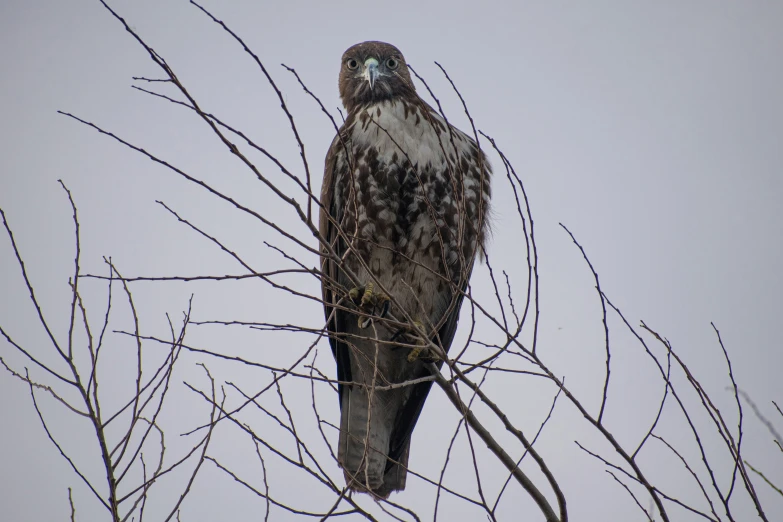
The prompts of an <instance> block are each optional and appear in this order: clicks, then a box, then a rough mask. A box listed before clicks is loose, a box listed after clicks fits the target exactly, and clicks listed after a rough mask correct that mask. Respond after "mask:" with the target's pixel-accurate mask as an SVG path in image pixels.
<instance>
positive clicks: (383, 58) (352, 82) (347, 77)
mask: <svg viewBox="0 0 783 522" xmlns="http://www.w3.org/2000/svg"><path fill="white" fill-rule="evenodd" d="M414 94H415V88H414V86H413V82H411V75H410V72H409V71H408V66H407V65H406V64H405V58H404V57H403V56H402V53H401V52H400V50H399V49H397V48H396V47H394V46H393V45H391V44H387V43H384V42H362V43H360V44H356V45H354V46H353V47H350V48H349V49H348V50H347V51H345V53H344V54H343V59H342V65H341V68H340V98H341V99H342V101H343V105H344V106H345V108H346V109H347V110H348V112H353V110H354V109H356V108H358V107H360V106H362V105H366V104H369V103H377V102H379V101H384V100H390V99H393V98H397V97H409V96H412V95H414Z"/></svg>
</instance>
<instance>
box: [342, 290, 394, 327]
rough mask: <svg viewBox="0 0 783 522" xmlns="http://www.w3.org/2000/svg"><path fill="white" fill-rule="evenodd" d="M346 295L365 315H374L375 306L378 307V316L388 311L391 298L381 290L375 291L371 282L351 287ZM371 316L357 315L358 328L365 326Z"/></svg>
mask: <svg viewBox="0 0 783 522" xmlns="http://www.w3.org/2000/svg"><path fill="white" fill-rule="evenodd" d="M348 297H349V298H350V299H351V301H353V302H354V304H356V305H357V306H358V308H359V310H361V311H362V312H364V313H365V314H367V315H370V316H371V315H376V313H375V311H376V308H379V311H378V313H377V315H378V317H385V316H386V314H387V313H388V312H389V306H390V305H391V299H389V296H387V295H386V294H384V293H383V292H375V285H374V284H373V283H372V282H369V283H367V284H366V285H365V286H357V287H354V288H351V290H350V291H349V292H348ZM371 319H372V318H371V317H359V328H367V327H368V326H369V325H370V321H371Z"/></svg>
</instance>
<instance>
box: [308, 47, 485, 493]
mask: <svg viewBox="0 0 783 522" xmlns="http://www.w3.org/2000/svg"><path fill="white" fill-rule="evenodd" d="M339 87H340V97H341V99H342V102H343V105H344V106H345V108H346V109H347V111H348V115H347V117H346V120H345V123H344V124H343V125H342V127H341V128H340V130H339V132H338V135H337V136H336V137H335V139H334V141H333V142H332V145H331V147H330V148H329V152H328V153H327V156H326V166H325V170H324V179H323V186H322V190H321V203H322V207H321V215H320V232H321V234H322V236H323V238H324V239H325V240H326V241H327V242H328V247H327V246H322V254H323V255H322V269H323V278H322V285H323V300H324V309H325V313H326V318H327V329H328V331H329V338H330V343H331V347H332V352H333V354H334V357H335V360H336V361H337V378H338V380H339V381H341V382H343V383H346V384H340V385H339V398H340V410H341V420H340V438H339V449H338V462H339V464H340V466H341V467H342V469H343V471H344V474H345V479H346V483H347V484H348V486H349V487H350V488H351V489H354V490H358V491H364V492H369V493H372V494H373V495H375V496H376V497H380V498H387V497H388V496H389V494H390V493H391V492H392V491H396V490H402V489H405V479H406V475H407V466H408V455H409V451H410V442H411V434H412V432H413V428H414V426H415V425H416V422H417V420H418V418H419V415H420V414H421V411H422V407H423V406H424V401H425V400H426V398H427V394H428V393H429V391H430V387H431V385H432V381H431V380H423V381H422V380H420V381H419V382H417V383H415V384H406V385H402V386H397V387H394V386H392V385H394V384H400V383H405V382H407V381H413V380H416V379H420V378H422V377H426V376H428V375H430V370H429V369H428V367H431V366H429V364H430V363H432V362H433V361H434V353H433V352H434V351H433V350H427V349H426V347H427V346H428V345H429V344H430V343H429V342H430V341H432V342H433V343H435V344H436V345H437V346H440V347H442V348H443V350H444V351H447V350H448V349H449V346H450V345H451V343H452V340H453V339H454V333H455V331H456V328H457V319H458V316H459V312H460V306H461V303H462V299H463V295H464V293H463V292H464V291H465V289H466V288H467V282H468V278H469V277H470V273H471V270H472V268H473V262H474V259H475V257H476V255H477V253H480V251H481V249H482V248H483V244H484V240H485V238H486V235H487V230H488V229H487V212H488V208H489V200H490V183H489V182H490V174H491V168H490V165H489V162H488V161H487V158H486V156H485V155H484V153H483V152H482V151H481V150H480V148H479V147H478V145H477V144H476V142H475V141H474V140H473V139H472V138H470V137H469V136H468V135H466V134H465V133H463V132H461V131H459V130H457V129H456V128H454V127H452V126H451V125H450V124H449V123H448V122H447V121H446V120H445V119H444V118H443V117H442V116H441V115H440V114H438V112H437V111H435V110H434V109H433V108H432V107H430V106H429V105H428V104H427V103H425V102H424V101H423V100H422V99H421V98H420V97H419V96H418V95H417V94H416V89H415V87H414V85H413V82H412V81H411V76H410V72H409V69H408V66H407V64H406V63H405V58H404V57H403V55H402V53H401V52H400V51H399V50H398V49H397V48H396V47H394V46H393V45H390V44H387V43H383V42H364V43H360V44H357V45H354V46H353V47H351V48H350V49H348V50H347V51H345V54H343V57H342V62H341V68H340V79H339ZM335 256H336V258H335ZM337 259H340V260H341V261H337ZM422 334H425V335H422ZM347 383H350V384H347ZM376 388H378V389H376Z"/></svg>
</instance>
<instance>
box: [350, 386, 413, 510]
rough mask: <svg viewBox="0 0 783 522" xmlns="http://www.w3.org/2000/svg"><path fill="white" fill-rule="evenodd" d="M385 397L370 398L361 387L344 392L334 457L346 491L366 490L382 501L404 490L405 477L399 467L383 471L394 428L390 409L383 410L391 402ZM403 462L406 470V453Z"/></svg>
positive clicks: (383, 395) (404, 473)
mask: <svg viewBox="0 0 783 522" xmlns="http://www.w3.org/2000/svg"><path fill="white" fill-rule="evenodd" d="M387 395H388V393H387V392H382V391H375V392H374V393H372V394H370V393H368V390H367V388H365V387H360V386H355V387H352V388H348V389H346V390H345V392H344V393H343V404H342V408H341V410H342V414H341V419H340V440H339V444H340V446H339V449H338V455H337V459H338V462H339V463H340V465H341V466H342V468H343V472H344V473H345V481H346V484H348V485H349V487H351V488H352V489H357V490H362V491H367V490H369V491H371V492H373V493H374V494H376V495H377V496H379V497H382V498H386V497H388V496H389V493H391V492H392V491H394V490H399V489H403V488H404V487H405V477H406V474H407V473H406V469H405V468H404V467H401V466H400V465H399V464H393V465H392V466H391V468H390V469H389V470H388V471H387V470H386V467H387V461H388V457H387V453H388V450H389V442H390V439H391V433H392V428H393V416H391V415H390V414H389V413H390V412H389V409H390V408H384V407H383V406H384V403H385V402H386V401H388V400H389V399H390V398H391V397H387ZM368 428H369V429H368ZM403 458H404V460H405V462H404V465H405V466H406V465H407V460H408V452H407V451H405V452H404V453H403V457H401V459H403Z"/></svg>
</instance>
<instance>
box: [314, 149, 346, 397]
mask: <svg viewBox="0 0 783 522" xmlns="http://www.w3.org/2000/svg"><path fill="white" fill-rule="evenodd" d="M343 147H344V142H343V141H342V139H341V134H338V135H337V136H336V137H335V139H334V141H332V145H331V147H330V148H329V152H328V153H327V155H326V165H325V167H324V180H323V185H322V186H321V205H322V207H321V212H320V219H319V231H320V233H321V236H322V237H323V238H324V239H326V241H327V242H328V243H329V245H330V246H331V247H332V249H333V250H334V252H335V253H336V254H337V255H338V256H342V255H343V251H344V249H345V243H344V241H343V240H342V239H340V237H339V236H338V234H337V228H336V227H335V225H334V223H339V220H340V219H341V216H342V210H341V209H338V208H336V207H335V201H334V183H335V179H336V178H337V174H336V170H337V163H338V162H337V159H338V156H339V153H340V152H341V151H342V150H343ZM321 250H322V252H324V255H323V256H322V257H321V271H322V273H323V275H324V278H323V279H322V280H321V291H322V295H323V302H324V314H325V316H326V321H327V324H326V329H327V332H328V333H329V343H330V344H331V346H332V355H334V358H335V360H336V361H337V380H339V381H343V382H345V381H350V380H351V360H350V352H349V349H348V346H347V345H346V344H345V343H344V342H342V341H341V340H340V338H339V334H340V332H343V331H345V328H344V326H343V325H344V324H345V319H346V317H345V316H346V313H345V312H343V311H340V310H339V309H335V308H334V306H333V305H334V304H336V303H337V302H338V301H339V300H340V295H339V292H338V290H339V289H338V280H339V277H338V273H337V265H336V263H334V262H333V261H332V259H331V258H330V257H329V256H328V255H326V249H325V248H323V247H322V248H321ZM332 310H334V314H332ZM335 334H337V335H335ZM343 388H344V386H343V385H342V384H338V385H337V389H338V391H339V399H340V401H341V402H340V404H342V397H343Z"/></svg>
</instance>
